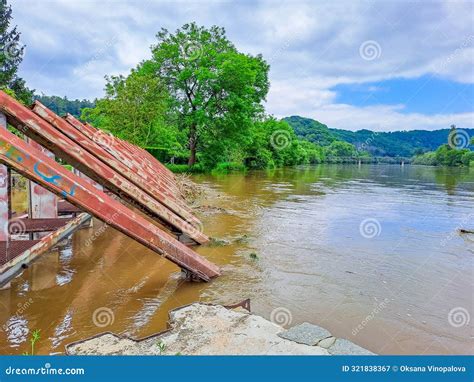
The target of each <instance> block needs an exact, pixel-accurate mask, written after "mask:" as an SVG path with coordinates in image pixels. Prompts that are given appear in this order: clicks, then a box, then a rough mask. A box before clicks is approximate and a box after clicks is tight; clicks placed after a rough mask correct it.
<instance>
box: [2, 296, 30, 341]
mask: <svg viewBox="0 0 474 382" xmlns="http://www.w3.org/2000/svg"><path fill="white" fill-rule="evenodd" d="M32 304H33V299H32V298H31V297H30V298H29V299H28V300H27V301H26V302H19V303H18V304H17V307H18V309H17V310H16V311H15V313H14V314H12V315H10V316H11V317H16V316H22V315H23V313H25V312H26V310H27V309H28V308H29V307H30V306H31V305H32ZM5 308H6V307H5ZM1 329H2V330H3V331H5V332H6V331H7V329H8V324H7V323H5V324H3V325H2V327H1Z"/></svg>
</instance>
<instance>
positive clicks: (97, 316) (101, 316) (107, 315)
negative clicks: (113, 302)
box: [92, 306, 115, 328]
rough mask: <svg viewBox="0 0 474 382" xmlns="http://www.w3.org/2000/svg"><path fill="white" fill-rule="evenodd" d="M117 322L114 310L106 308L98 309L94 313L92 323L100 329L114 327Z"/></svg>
mask: <svg viewBox="0 0 474 382" xmlns="http://www.w3.org/2000/svg"><path fill="white" fill-rule="evenodd" d="M114 321H115V315H114V312H113V311H112V309H110V308H106V307H104V306H102V307H100V308H97V309H96V310H94V313H92V322H93V323H94V325H95V326H97V327H99V328H105V327H106V326H109V325H112V324H113V323H114Z"/></svg>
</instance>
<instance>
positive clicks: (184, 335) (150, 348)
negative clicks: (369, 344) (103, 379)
mask: <svg viewBox="0 0 474 382" xmlns="http://www.w3.org/2000/svg"><path fill="white" fill-rule="evenodd" d="M169 317H170V320H169V327H170V329H169V330H167V331H165V332H162V333H158V334H156V335H152V336H150V337H146V338H143V339H139V340H134V339H131V338H126V337H121V336H117V335H115V334H113V333H110V332H107V333H102V334H99V335H97V336H94V337H91V338H89V339H86V340H83V341H79V342H74V343H71V344H69V345H67V346H66V353H67V354H69V355H177V354H180V355H329V354H331V351H330V349H325V348H324V347H322V346H310V345H306V344H302V343H297V342H295V341H292V340H289V339H286V338H283V337H281V336H280V335H279V334H281V333H283V332H285V329H284V328H283V327H281V326H279V325H276V324H274V323H273V322H270V321H268V320H266V319H264V318H263V317H260V316H257V315H254V314H251V313H249V312H247V311H245V310H243V309H242V308H237V309H227V308H225V307H223V306H221V305H206V304H201V303H194V304H191V305H187V306H184V307H181V308H178V309H175V310H173V311H171V312H170V315H169ZM344 341H346V340H344ZM347 342H349V341H347ZM327 344H328V343H327ZM333 344H334V341H332V343H331V344H328V345H330V347H331V345H333ZM350 344H352V343H350ZM342 345H344V343H342ZM352 345H354V346H357V345H355V344H352ZM360 349H362V348H360ZM363 350H365V349H363ZM366 354H371V353H370V352H367V353H366Z"/></svg>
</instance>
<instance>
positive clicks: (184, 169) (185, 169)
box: [165, 163, 204, 174]
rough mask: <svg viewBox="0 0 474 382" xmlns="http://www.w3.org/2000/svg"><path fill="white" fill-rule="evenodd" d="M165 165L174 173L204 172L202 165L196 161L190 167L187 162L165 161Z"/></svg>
mask: <svg viewBox="0 0 474 382" xmlns="http://www.w3.org/2000/svg"><path fill="white" fill-rule="evenodd" d="M165 166H166V167H167V168H168V169H169V170H171V171H172V172H174V173H175V174H183V173H191V174H199V173H202V172H204V169H203V167H202V166H201V165H200V164H199V163H197V164H195V165H194V166H192V167H189V166H188V165H187V164H172V163H167V164H165Z"/></svg>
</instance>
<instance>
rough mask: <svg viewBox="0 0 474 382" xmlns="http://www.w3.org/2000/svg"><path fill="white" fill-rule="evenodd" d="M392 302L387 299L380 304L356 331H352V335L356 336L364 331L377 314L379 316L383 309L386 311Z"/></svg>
mask: <svg viewBox="0 0 474 382" xmlns="http://www.w3.org/2000/svg"><path fill="white" fill-rule="evenodd" d="M389 302H390V300H389V299H388V298H385V299H384V300H383V301H382V302H381V303H380V304H378V305H377V306H376V307H375V308H374V309H373V310H372V312H370V314H368V315H367V316H366V317H365V318H364V319H363V320H362V321H361V322H360V324H359V325H357V326H356V327H355V328H354V329H352V335H353V336H356V335H357V334H359V332H360V331H361V330H362V329H364V328H365V327H366V326H367V325H368V324H369V322H370V321H372V320H373V319H374V318H375V316H376V315H377V314H379V313H380V312H381V311H382V310H383V309H385V308H386V307H387V305H388V303H389Z"/></svg>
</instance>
